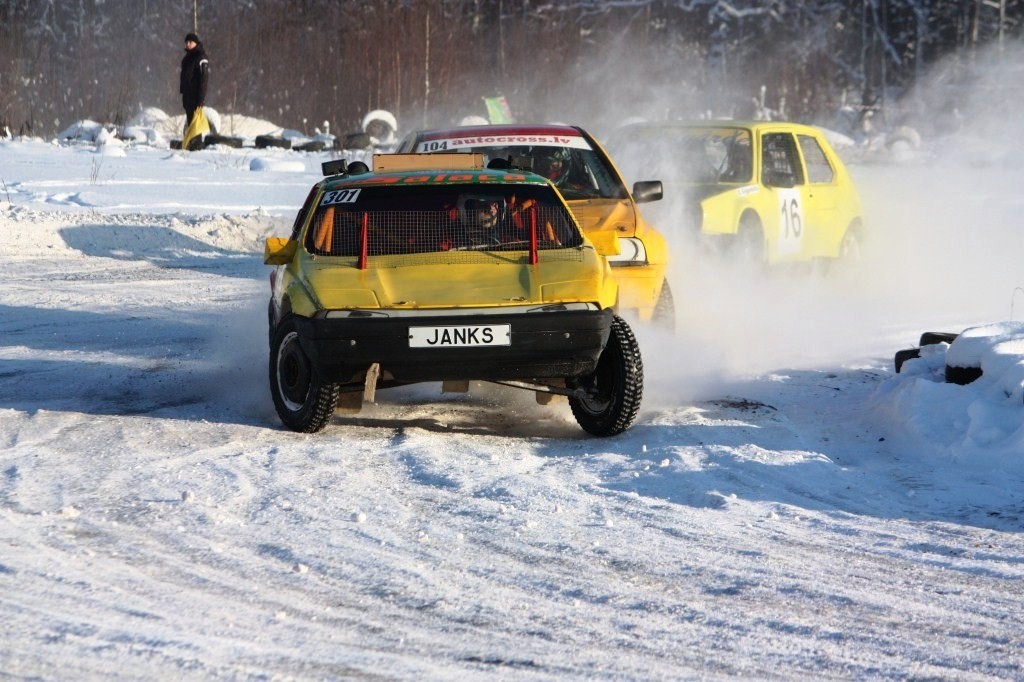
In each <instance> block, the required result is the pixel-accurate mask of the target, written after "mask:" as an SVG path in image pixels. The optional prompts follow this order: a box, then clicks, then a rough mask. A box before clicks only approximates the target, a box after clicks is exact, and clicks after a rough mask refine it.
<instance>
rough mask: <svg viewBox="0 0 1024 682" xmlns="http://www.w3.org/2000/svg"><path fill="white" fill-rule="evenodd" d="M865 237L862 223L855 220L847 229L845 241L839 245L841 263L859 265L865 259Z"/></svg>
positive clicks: (844, 236) (844, 235)
mask: <svg viewBox="0 0 1024 682" xmlns="http://www.w3.org/2000/svg"><path fill="white" fill-rule="evenodd" d="M863 242H864V237H863V235H862V234H861V226H860V221H857V220H855V221H854V222H852V223H850V226H849V227H847V228H846V233H845V234H843V241H841V242H840V243H839V262H840V263H851V264H856V263H859V262H860V261H861V260H862V258H863V255H862V254H863Z"/></svg>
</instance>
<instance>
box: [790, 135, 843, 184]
mask: <svg viewBox="0 0 1024 682" xmlns="http://www.w3.org/2000/svg"><path fill="white" fill-rule="evenodd" d="M797 140H799V142H800V151H801V152H803V155H804V163H806V164H807V179H808V180H809V181H810V182H811V183H812V184H813V183H828V182H832V181H833V180H834V179H835V177H836V172H835V171H834V170H833V169H832V164H831V163H829V162H828V157H827V156H825V151H824V150H823V149H822V148H821V145H820V144H818V141H817V140H816V139H814V138H813V137H811V136H810V135H797Z"/></svg>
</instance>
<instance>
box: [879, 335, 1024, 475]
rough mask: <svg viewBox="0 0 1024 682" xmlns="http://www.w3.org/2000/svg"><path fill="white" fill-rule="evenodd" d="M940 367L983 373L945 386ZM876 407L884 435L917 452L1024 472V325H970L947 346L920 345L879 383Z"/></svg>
mask: <svg viewBox="0 0 1024 682" xmlns="http://www.w3.org/2000/svg"><path fill="white" fill-rule="evenodd" d="M947 365H950V366H953V367H980V368H981V370H982V375H981V377H980V378H978V379H976V380H974V381H972V382H971V383H969V384H966V385H963V386H961V385H957V384H952V383H947V382H946V380H945V369H946V366H947ZM877 407H878V409H879V410H880V412H881V413H882V414H883V418H884V420H885V421H887V422H888V423H889V425H890V435H892V436H893V437H895V438H898V439H904V440H908V441H911V444H912V445H914V446H916V447H915V449H916V450H918V451H920V452H921V453H923V454H926V455H933V454H939V455H942V456H946V457H950V458H953V459H958V460H960V461H965V460H970V459H971V458H979V457H983V458H985V459H986V461H987V463H989V464H992V465H997V466H999V467H1001V468H1006V469H1012V470H1024V322H1000V323H996V324H990V325H984V326H979V327H972V328H968V329H966V330H964V331H963V332H962V333H961V334H960V335H959V336H958V337H957V338H956V340H955V341H954V342H953V343H952V344H945V343H941V344H935V345H931V346H924V347H923V348H922V349H921V357H920V358H917V359H912V360H908V361H907V362H906V363H905V364H904V365H903V370H902V372H901V373H900V374H898V375H896V376H894V377H893V378H892V379H890V380H889V381H888V382H886V383H885V384H883V385H882V387H881V388H880V389H879V400H878V405H877Z"/></svg>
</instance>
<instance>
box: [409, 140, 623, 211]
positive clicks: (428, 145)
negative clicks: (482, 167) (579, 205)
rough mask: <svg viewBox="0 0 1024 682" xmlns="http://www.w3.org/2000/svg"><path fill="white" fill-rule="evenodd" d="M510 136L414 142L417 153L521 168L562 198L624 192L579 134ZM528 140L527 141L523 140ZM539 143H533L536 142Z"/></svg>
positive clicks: (612, 196) (618, 196)
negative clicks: (459, 155)
mask: <svg viewBox="0 0 1024 682" xmlns="http://www.w3.org/2000/svg"><path fill="white" fill-rule="evenodd" d="M544 138H545V136H532V139H531V138H530V137H528V136H524V137H523V138H521V139H522V140H524V141H519V140H517V139H516V138H515V137H514V136H495V137H493V138H486V137H481V138H453V139H451V140H429V141H421V142H418V143H417V144H416V147H415V151H416V152H418V153H430V152H439V151H440V152H451V151H458V152H470V153H476V154H483V155H484V159H485V162H486V164H487V166H488V167H489V168H509V167H513V168H522V169H524V170H530V171H533V172H534V173H536V174H538V175H540V176H541V177H544V178H547V179H548V180H550V181H551V183H552V184H553V185H555V186H556V187H557V188H558V190H559V191H560V192H561V193H562V196H564V197H565V198H566V199H568V200H570V201H572V200H573V199H623V198H625V197H626V196H628V194H629V193H628V191H627V190H626V188H625V187H624V186H623V184H622V183H621V181H620V180H619V179H618V176H617V175H616V173H615V172H614V171H613V170H612V168H611V165H610V164H609V163H608V161H607V159H605V158H604V156H603V155H601V154H599V153H598V152H597V150H595V149H593V148H592V147H591V146H590V144H589V143H588V142H587V140H586V139H585V138H583V137H578V136H577V137H569V136H560V137H557V138H556V137H555V136H551V139H544ZM525 140H530V141H525ZM538 140H539V141H540V143H537V141H538Z"/></svg>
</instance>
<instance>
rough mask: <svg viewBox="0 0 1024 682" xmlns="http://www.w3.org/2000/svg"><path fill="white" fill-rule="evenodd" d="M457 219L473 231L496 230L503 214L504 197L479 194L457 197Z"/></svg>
mask: <svg viewBox="0 0 1024 682" xmlns="http://www.w3.org/2000/svg"><path fill="white" fill-rule="evenodd" d="M458 209H459V221H460V222H461V223H462V225H463V226H465V227H466V228H468V229H470V230H474V231H487V232H490V231H493V230H497V228H498V226H499V225H500V223H501V220H502V218H503V217H504V216H505V198H504V197H501V196H489V195H479V194H464V195H462V196H460V197H459V204H458Z"/></svg>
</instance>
